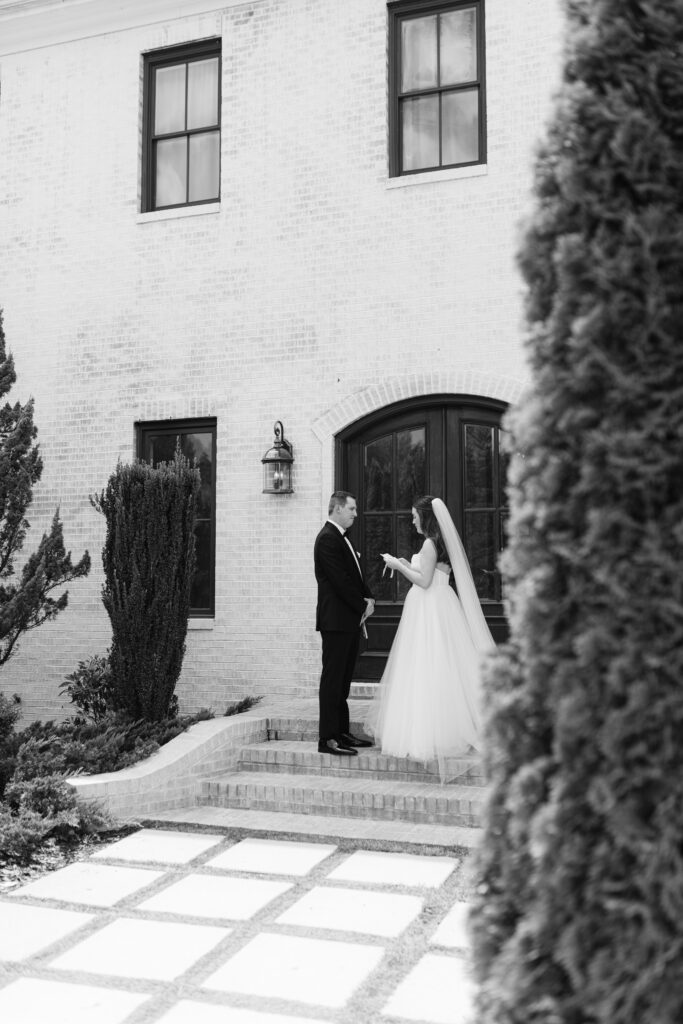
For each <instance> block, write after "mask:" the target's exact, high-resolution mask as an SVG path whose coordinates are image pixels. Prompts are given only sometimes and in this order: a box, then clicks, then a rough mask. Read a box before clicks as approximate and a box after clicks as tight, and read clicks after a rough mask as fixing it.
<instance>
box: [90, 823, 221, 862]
mask: <svg viewBox="0 0 683 1024" xmlns="http://www.w3.org/2000/svg"><path fill="white" fill-rule="evenodd" d="M223 838H224V837H223V836H217V835H206V834H204V833H194V832H175V831H173V830H172V829H155V828H143V829H142V830H141V831H140V832H135V833H134V834H133V835H130V836H126V837H125V838H124V839H119V840H118V841H117V842H115V843H111V845H109V846H104V847H103V848H102V849H101V850H98V851H97V853H95V854H93V857H111V858H116V860H137V861H152V862H158V863H160V864H187V863H188V861H191V860H193V859H194V858H195V857H198V856H199V854H200V853H204V851H205V850H210V849H211V847H212V846H216V845H217V844H218V843H220V842H222V840H223Z"/></svg>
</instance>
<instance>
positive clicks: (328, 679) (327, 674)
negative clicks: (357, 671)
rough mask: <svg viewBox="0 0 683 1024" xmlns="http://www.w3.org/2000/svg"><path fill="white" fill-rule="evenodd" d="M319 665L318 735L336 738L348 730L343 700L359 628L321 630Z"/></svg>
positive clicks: (345, 706) (345, 703)
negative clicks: (340, 631)
mask: <svg viewBox="0 0 683 1024" xmlns="http://www.w3.org/2000/svg"><path fill="white" fill-rule="evenodd" d="M320 635H321V637H322V641H323V667H322V672H321V674H320V739H321V740H331V739H337V738H338V737H339V736H341V734H342V733H344V732H346V733H347V732H348V731H349V705H348V704H347V700H348V696H349V690H350V689H351V680H352V678H353V670H354V667H355V664H356V658H357V657H358V647H359V644H360V630H359V629H357V630H355V631H354V632H353V633H337V632H334V633H333V632H328V631H327V630H322V631H321V633H320Z"/></svg>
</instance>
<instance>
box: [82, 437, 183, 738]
mask: <svg viewBox="0 0 683 1024" xmlns="http://www.w3.org/2000/svg"><path fill="white" fill-rule="evenodd" d="M199 484H200V480H199V470H197V469H196V468H193V467H191V466H190V464H189V462H188V461H187V459H185V458H184V456H183V455H182V454H181V453H180V450H179V449H178V450H177V451H176V454H175V458H174V460H173V462H168V463H160V464H159V465H158V466H151V465H149V464H148V463H145V462H136V463H134V464H133V465H127V466H124V465H119V466H118V467H117V469H116V471H115V472H114V473H113V474H112V476H111V477H110V479H109V482H108V484H107V487H106V488H105V490H104V491H102V493H101V494H99V495H98V496H96V497H94V498H93V499H92V503H93V505H94V506H95V508H96V509H97V510H98V511H99V512H101V513H102V514H103V515H104V517H105V519H106V523H107V535H106V540H105V545H104V549H103V552H102V562H103V566H104V575H105V584H104V587H103V590H102V600H103V602H104V606H105V608H106V610H107V613H108V615H109V618H110V620H111V626H112V644H111V650H110V655H109V664H110V668H111V673H112V681H113V687H114V695H115V702H116V706H117V707H118V708H120V709H123V710H125V711H127V712H128V714H129V715H130V716H131V718H133V719H141V718H144V719H147V720H148V721H159V720H161V719H164V718H166V717H167V716H168V714H169V709H170V707H171V700H172V697H173V695H174V690H175V686H176V683H177V681H178V678H179V676H180V670H181V668H182V663H183V656H184V653H185V638H186V634H187V620H188V615H189V611H190V588H191V585H192V577H193V573H194V568H195V539H194V521H195V515H196V508H197V496H198V492H199Z"/></svg>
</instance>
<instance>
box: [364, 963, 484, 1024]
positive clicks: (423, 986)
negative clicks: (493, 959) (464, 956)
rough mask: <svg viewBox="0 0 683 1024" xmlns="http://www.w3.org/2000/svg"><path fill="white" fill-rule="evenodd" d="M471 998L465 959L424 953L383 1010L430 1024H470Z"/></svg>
mask: <svg viewBox="0 0 683 1024" xmlns="http://www.w3.org/2000/svg"><path fill="white" fill-rule="evenodd" d="M446 993H448V998H444V996H445V994H446ZM472 997H473V986H472V982H471V979H470V976H469V972H468V969H467V964H466V963H465V961H464V960H463V961H458V960H454V959H453V958H452V957H446V956H438V955H436V954H433V953H428V954H427V955H426V956H424V957H422V959H421V960H420V961H419V963H417V964H416V966H415V967H414V968H413V969H412V971H411V972H410V974H408V976H407V977H406V978H404V980H403V981H402V982H401V984H400V985H399V986H398V988H397V989H396V991H395V992H394V994H393V996H392V997H391V999H390V1000H389V1001H388V1002H387V1004H386V1006H385V1007H384V1011H383V1012H384V1013H385V1014H387V1015H389V1016H395V1017H403V1018H405V1019H406V1020H419V1021H425V1020H428V1021H432V1022H433V1024H473V1019H472V1014H473V1002H472Z"/></svg>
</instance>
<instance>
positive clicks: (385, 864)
mask: <svg viewBox="0 0 683 1024" xmlns="http://www.w3.org/2000/svg"><path fill="white" fill-rule="evenodd" d="M457 864H458V862H457V860H454V859H453V858H452V857H420V856H417V855H415V854H412V853H373V852H371V851H369V850H356V852H355V853H352V854H351V856H350V857H347V858H346V860H345V861H343V862H342V863H341V864H340V865H339V866H338V867H336V868H335V869H334V871H332V872H330V874H329V875H328V876H327V877H328V878H330V879H335V880H337V879H339V880H340V881H343V882H367V883H369V884H372V885H412V886H422V887H425V888H430V889H436V888H438V886H440V885H441V884H442V883H443V882H445V881H446V879H447V878H448V876H449V875H450V874H451V872H452V871H454V870H455V868H456V866H457Z"/></svg>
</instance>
